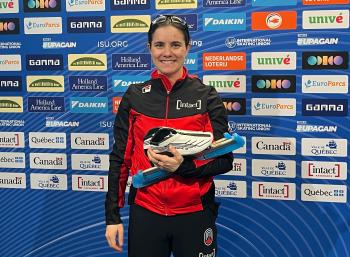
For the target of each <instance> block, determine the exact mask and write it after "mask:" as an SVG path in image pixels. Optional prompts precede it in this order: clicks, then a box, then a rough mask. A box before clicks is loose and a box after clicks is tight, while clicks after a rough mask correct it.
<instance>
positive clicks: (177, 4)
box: [156, 0, 197, 10]
mask: <svg viewBox="0 0 350 257" xmlns="http://www.w3.org/2000/svg"><path fill="white" fill-rule="evenodd" d="M196 8H197V0H156V9H157V10H162V9H196Z"/></svg>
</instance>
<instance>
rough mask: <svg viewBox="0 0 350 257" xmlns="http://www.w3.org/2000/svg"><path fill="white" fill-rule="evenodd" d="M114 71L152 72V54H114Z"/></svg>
mask: <svg viewBox="0 0 350 257" xmlns="http://www.w3.org/2000/svg"><path fill="white" fill-rule="evenodd" d="M112 68H113V70H150V69H151V55H150V54H113V55H112Z"/></svg>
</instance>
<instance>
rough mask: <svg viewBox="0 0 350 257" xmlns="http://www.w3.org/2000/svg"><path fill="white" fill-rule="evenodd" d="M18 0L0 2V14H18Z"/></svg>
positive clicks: (1, 0)
mask: <svg viewBox="0 0 350 257" xmlns="http://www.w3.org/2000/svg"><path fill="white" fill-rule="evenodd" d="M18 11H19V4H18V0H0V13H18Z"/></svg>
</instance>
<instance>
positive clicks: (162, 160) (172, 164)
mask: <svg viewBox="0 0 350 257" xmlns="http://www.w3.org/2000/svg"><path fill="white" fill-rule="evenodd" d="M169 152H170V153H171V154H172V155H173V156H172V157H169V156H167V155H164V154H157V153H155V152H154V151H153V150H152V149H151V148H149V149H148V150H147V155H148V158H149V160H150V161H151V162H152V163H153V164H154V165H155V166H157V167H158V168H161V169H164V170H167V171H170V172H174V171H176V170H177V169H178V168H179V166H180V165H181V163H182V162H183V160H184V158H183V157H182V155H181V154H180V153H179V151H178V150H176V148H175V147H173V146H172V145H170V146H169Z"/></svg>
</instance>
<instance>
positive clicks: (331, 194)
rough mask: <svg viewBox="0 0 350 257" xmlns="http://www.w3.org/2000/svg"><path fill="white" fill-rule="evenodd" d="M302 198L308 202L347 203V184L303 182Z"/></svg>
mask: <svg viewBox="0 0 350 257" xmlns="http://www.w3.org/2000/svg"><path fill="white" fill-rule="evenodd" d="M301 200H302V201H307V202H329V203H346V202H347V188H346V185H328V184H325V185H324V184H301Z"/></svg>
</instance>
